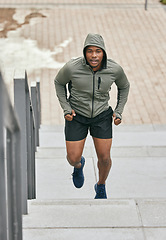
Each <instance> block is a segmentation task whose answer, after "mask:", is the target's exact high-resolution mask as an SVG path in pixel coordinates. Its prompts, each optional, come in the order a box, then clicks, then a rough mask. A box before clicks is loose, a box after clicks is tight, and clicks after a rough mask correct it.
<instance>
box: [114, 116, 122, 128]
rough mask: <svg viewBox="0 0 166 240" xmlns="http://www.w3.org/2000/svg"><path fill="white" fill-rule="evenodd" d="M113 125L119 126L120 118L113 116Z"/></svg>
mask: <svg viewBox="0 0 166 240" xmlns="http://www.w3.org/2000/svg"><path fill="white" fill-rule="evenodd" d="M113 119H114V124H115V125H119V124H120V123H121V122H122V121H121V119H120V118H116V114H115V113H114V114H113Z"/></svg>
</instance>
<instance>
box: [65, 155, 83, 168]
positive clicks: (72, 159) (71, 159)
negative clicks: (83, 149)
mask: <svg viewBox="0 0 166 240" xmlns="http://www.w3.org/2000/svg"><path fill="white" fill-rule="evenodd" d="M67 160H68V162H69V163H70V165H72V166H76V165H77V164H79V163H80V161H81V155H76V154H67Z"/></svg>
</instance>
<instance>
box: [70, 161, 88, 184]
mask: <svg viewBox="0 0 166 240" xmlns="http://www.w3.org/2000/svg"><path fill="white" fill-rule="evenodd" d="M84 165H85V158H84V157H83V156H82V157H81V167H80V168H74V172H73V173H72V176H73V183H74V186H75V187H76V188H81V187H82V186H83V184H84V174H83V167H84Z"/></svg>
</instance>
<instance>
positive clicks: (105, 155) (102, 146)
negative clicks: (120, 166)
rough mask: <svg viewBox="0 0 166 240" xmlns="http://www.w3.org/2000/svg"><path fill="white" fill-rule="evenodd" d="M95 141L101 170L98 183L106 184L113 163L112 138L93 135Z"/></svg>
mask: <svg viewBox="0 0 166 240" xmlns="http://www.w3.org/2000/svg"><path fill="white" fill-rule="evenodd" d="M93 141H94V145H95V149H96V153H97V157H98V170H99V181H98V184H105V182H106V179H107V177H108V174H109V172H110V169H111V165H112V162H111V157H110V150H111V145H112V138H110V139H100V138H95V137H93Z"/></svg>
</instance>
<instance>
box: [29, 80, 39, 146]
mask: <svg viewBox="0 0 166 240" xmlns="http://www.w3.org/2000/svg"><path fill="white" fill-rule="evenodd" d="M31 101H32V106H33V111H34V117H35V139H36V147H37V146H39V127H40V119H39V115H40V113H39V100H38V89H37V87H36V82H32V83H31Z"/></svg>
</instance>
